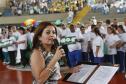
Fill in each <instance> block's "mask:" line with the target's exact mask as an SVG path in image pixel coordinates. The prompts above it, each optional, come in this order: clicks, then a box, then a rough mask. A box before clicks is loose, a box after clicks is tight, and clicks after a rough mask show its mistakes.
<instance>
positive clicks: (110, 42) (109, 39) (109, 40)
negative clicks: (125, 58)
mask: <svg viewBox="0 0 126 84" xmlns="http://www.w3.org/2000/svg"><path fill="white" fill-rule="evenodd" d="M105 40H106V46H107V48H108V55H113V54H117V49H116V47H114V48H110V46H112V45H113V44H114V43H116V42H117V41H119V40H120V38H119V37H118V36H117V35H114V34H110V35H107V36H106V39H105Z"/></svg>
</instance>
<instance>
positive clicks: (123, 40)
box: [118, 33, 126, 52]
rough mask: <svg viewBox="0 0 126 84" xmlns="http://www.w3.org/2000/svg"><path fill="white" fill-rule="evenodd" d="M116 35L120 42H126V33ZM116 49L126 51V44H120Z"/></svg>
mask: <svg viewBox="0 0 126 84" xmlns="http://www.w3.org/2000/svg"><path fill="white" fill-rule="evenodd" d="M118 36H119V38H120V39H121V41H122V42H126V33H122V34H118ZM118 51H123V52H126V44H125V45H124V46H122V47H121V48H120V49H118Z"/></svg>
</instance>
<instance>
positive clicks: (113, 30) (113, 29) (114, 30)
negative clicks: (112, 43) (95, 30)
mask: <svg viewBox="0 0 126 84" xmlns="http://www.w3.org/2000/svg"><path fill="white" fill-rule="evenodd" d="M107 28H109V29H110V30H112V33H113V34H117V33H116V29H115V28H113V27H112V26H109V27H107Z"/></svg>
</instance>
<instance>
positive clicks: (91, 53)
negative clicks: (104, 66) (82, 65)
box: [87, 25, 96, 62]
mask: <svg viewBox="0 0 126 84" xmlns="http://www.w3.org/2000/svg"><path fill="white" fill-rule="evenodd" d="M95 27H96V25H91V31H90V32H88V33H87V35H88V36H89V42H88V53H89V56H90V61H91V62H94V54H93V49H92V42H93V40H94V38H95V37H96V34H95V33H94V28H95Z"/></svg>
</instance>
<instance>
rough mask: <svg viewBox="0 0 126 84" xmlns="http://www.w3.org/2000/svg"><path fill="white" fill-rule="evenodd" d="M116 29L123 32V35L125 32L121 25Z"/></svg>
mask: <svg viewBox="0 0 126 84" xmlns="http://www.w3.org/2000/svg"><path fill="white" fill-rule="evenodd" d="M118 28H119V29H121V30H122V31H123V33H125V30H124V28H123V26H122V25H119V26H118Z"/></svg>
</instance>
